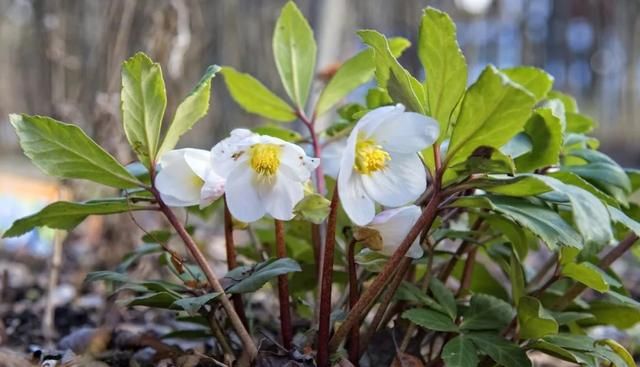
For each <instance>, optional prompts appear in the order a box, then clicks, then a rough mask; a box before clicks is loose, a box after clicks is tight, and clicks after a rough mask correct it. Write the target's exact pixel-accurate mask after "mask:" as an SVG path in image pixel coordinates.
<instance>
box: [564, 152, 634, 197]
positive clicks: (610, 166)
mask: <svg viewBox="0 0 640 367" xmlns="http://www.w3.org/2000/svg"><path fill="white" fill-rule="evenodd" d="M566 154H567V156H568V157H570V158H574V159H575V158H578V159H580V160H583V161H586V162H587V163H586V164H580V165H563V166H562V170H564V171H569V172H573V173H575V174H577V175H578V176H580V177H582V178H584V179H585V180H587V181H588V182H590V183H591V184H593V185H594V186H596V187H597V188H599V189H601V190H602V191H604V192H606V193H608V194H610V195H611V196H613V197H615V198H616V200H618V201H619V202H621V203H625V204H626V202H627V196H628V195H629V194H630V193H631V181H630V180H629V177H628V176H627V174H626V173H625V171H624V169H622V167H620V165H618V163H616V162H615V161H614V160H613V159H611V158H609V157H608V156H607V155H605V154H604V153H601V152H598V151H595V150H592V149H576V150H571V151H569V152H567V153H566Z"/></svg>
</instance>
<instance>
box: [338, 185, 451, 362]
mask: <svg viewBox="0 0 640 367" xmlns="http://www.w3.org/2000/svg"><path fill="white" fill-rule="evenodd" d="M437 176H438V177H437V178H436V181H435V182H434V185H436V187H435V191H434V195H433V196H432V197H431V200H430V201H429V203H428V204H427V206H426V208H425V209H424V210H423V211H422V214H421V215H420V217H419V218H418V221H417V222H416V224H415V225H414V226H413V227H412V228H411V230H410V231H409V233H408V234H407V236H406V237H405V238H404V240H403V241H402V243H401V244H400V246H398V249H396V251H395V252H394V254H393V256H391V258H390V259H389V261H387V263H386V264H385V267H384V268H383V269H382V271H381V272H380V274H378V276H376V278H375V279H374V280H373V282H372V283H371V285H370V286H369V288H367V290H366V291H364V292H363V293H362V295H361V296H360V299H359V300H358V302H357V303H356V305H355V306H354V307H353V309H352V310H350V311H349V314H348V315H347V318H346V319H345V320H344V322H343V323H342V325H341V326H340V328H338V330H336V332H335V334H334V335H333V337H332V338H331V340H330V341H329V349H330V350H331V351H336V350H337V349H338V347H339V346H340V344H342V341H343V340H344V338H345V337H346V335H347V333H348V332H349V330H351V328H352V327H353V326H354V325H356V324H358V323H360V321H361V320H362V318H363V317H364V316H365V314H366V310H367V306H368V305H369V304H370V303H371V302H372V301H374V300H375V298H376V297H377V295H378V294H379V292H380V291H381V290H382V288H383V287H384V286H385V285H386V284H387V283H388V281H389V279H390V276H391V275H392V274H393V273H394V272H395V271H396V269H398V267H399V265H400V263H401V262H402V260H403V259H404V258H405V254H406V253H407V251H409V247H411V244H413V241H415V240H416V238H418V236H419V235H420V233H421V232H422V231H423V230H425V229H426V228H430V227H431V225H432V224H433V221H434V220H435V219H436V215H437V214H438V205H439V204H440V201H441V200H442V198H441V197H440V188H439V184H440V181H439V178H440V177H441V176H440V174H437Z"/></svg>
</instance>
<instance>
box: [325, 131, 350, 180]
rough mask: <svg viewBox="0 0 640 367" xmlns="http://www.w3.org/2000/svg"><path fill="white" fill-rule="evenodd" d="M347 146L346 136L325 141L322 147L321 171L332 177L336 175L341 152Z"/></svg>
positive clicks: (338, 169)
mask: <svg viewBox="0 0 640 367" xmlns="http://www.w3.org/2000/svg"><path fill="white" fill-rule="evenodd" d="M346 147H347V138H346V137H345V138H340V139H337V140H334V141H331V142H329V143H327V144H326V145H325V146H324V147H323V148H322V156H321V158H322V171H323V172H324V174H325V175H327V176H329V177H332V178H333V179H335V178H337V177H338V172H339V171H340V163H341V162H342V154H343V153H344V150H345V148H346Z"/></svg>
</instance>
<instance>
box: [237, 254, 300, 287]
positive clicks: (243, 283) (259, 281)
mask: <svg viewBox="0 0 640 367" xmlns="http://www.w3.org/2000/svg"><path fill="white" fill-rule="evenodd" d="M301 270H302V269H300V265H298V263H297V262H296V261H295V260H293V259H290V258H282V259H270V260H267V261H265V262H261V263H259V264H256V265H254V266H239V267H237V268H235V269H233V270H232V271H230V272H229V273H227V275H225V278H228V279H231V280H232V281H234V282H235V283H234V284H233V285H232V286H231V287H230V288H228V289H227V292H228V293H249V292H255V291H257V290H258V289H260V288H262V286H263V285H264V284H265V283H267V282H268V281H269V280H271V279H273V278H275V277H277V276H278V275H283V274H287V273H291V272H296V271H301Z"/></svg>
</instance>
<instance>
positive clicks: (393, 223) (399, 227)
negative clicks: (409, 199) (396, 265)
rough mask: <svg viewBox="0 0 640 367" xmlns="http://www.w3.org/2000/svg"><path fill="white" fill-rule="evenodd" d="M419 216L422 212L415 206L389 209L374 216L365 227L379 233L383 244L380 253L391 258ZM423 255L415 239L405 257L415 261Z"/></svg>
mask: <svg viewBox="0 0 640 367" xmlns="http://www.w3.org/2000/svg"><path fill="white" fill-rule="evenodd" d="M421 214H422V211H421V210H420V208H419V207H417V206H415V205H408V206H404V207H401V208H396V209H389V210H385V211H383V212H381V213H379V214H378V215H376V217H375V218H374V219H373V221H371V223H370V224H369V225H368V226H367V227H369V228H373V229H375V230H377V231H378V232H379V233H380V236H381V237H382V243H383V248H382V250H381V252H382V253H383V254H385V255H387V256H392V255H393V253H394V252H395V251H396V249H397V248H398V246H400V244H401V243H402V241H403V240H404V238H405V237H406V236H407V234H408V233H409V231H410V230H411V228H412V227H413V226H414V225H415V223H416V222H417V221H418V218H419V217H420V215H421ZM423 253H424V251H423V250H422V247H420V243H419V240H418V239H416V240H415V241H414V242H413V243H412V244H411V247H410V248H409V250H408V251H407V254H406V256H408V257H411V258H416V259H417V258H420V257H422V255H423Z"/></svg>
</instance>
